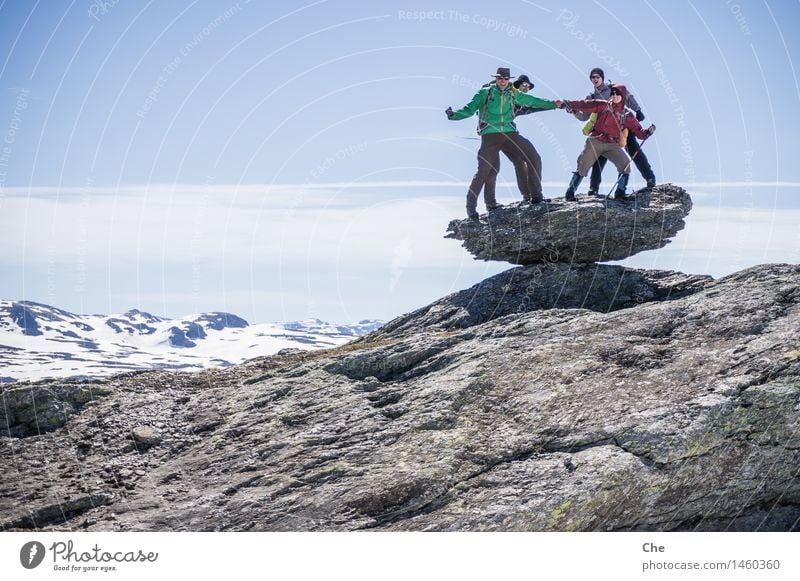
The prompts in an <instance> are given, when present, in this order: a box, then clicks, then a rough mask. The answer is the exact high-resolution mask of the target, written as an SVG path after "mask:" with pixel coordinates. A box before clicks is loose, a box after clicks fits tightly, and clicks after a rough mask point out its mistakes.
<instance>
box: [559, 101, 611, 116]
mask: <svg viewBox="0 0 800 581" xmlns="http://www.w3.org/2000/svg"><path fill="white" fill-rule="evenodd" d="M564 105H566V108H567V109H568V110H570V111H584V112H586V113H600V112H601V111H605V109H606V107H608V101H603V100H600V99H591V100H588V101H587V100H583V101H564ZM579 119H580V118H579ZM586 119H589V117H588V116H587V117H586ZM581 121H583V119H581Z"/></svg>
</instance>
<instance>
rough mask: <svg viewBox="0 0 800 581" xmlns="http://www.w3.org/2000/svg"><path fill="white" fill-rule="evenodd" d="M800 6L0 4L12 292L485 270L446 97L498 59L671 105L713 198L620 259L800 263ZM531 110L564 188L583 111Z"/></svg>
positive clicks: (461, 139) (348, 285) (279, 311)
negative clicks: (673, 231)
mask: <svg viewBox="0 0 800 581" xmlns="http://www.w3.org/2000/svg"><path fill="white" fill-rule="evenodd" d="M797 22H800V3H798V2H775V1H762V2H752V3H743V2H742V3H736V2H731V1H725V0H720V1H719V2H714V3H709V2H688V1H687V2H682V1H678V2H669V3H667V2H655V1H645V2H642V3H638V4H636V5H635V7H634V8H631V4H630V3H626V2H622V1H620V2H617V1H614V2H609V1H604V2H592V1H576V2H559V3H548V2H529V1H526V0H519V1H514V2H501V3H494V4H492V5H486V3H482V2H473V1H466V2H458V3H456V2H451V1H445V2H441V3H438V4H433V3H429V2H419V3H411V4H398V3H395V2H373V3H370V4H369V5H364V6H359V5H357V4H355V3H350V2H345V1H337V0H328V1H319V2H282V3H271V4H270V5H263V4H260V3H256V2H247V1H239V2H227V3H226V2H223V3H220V2H210V1H193V2H192V1H183V2H175V3H169V4H163V3H162V4H160V5H156V4H155V3H154V2H147V3H145V2H127V1H122V0H119V1H114V0H106V1H101V0H92V1H78V0H75V1H71V2H68V1H63V2H50V3H47V5H46V6H45V4H44V3H38V2H37V3H32V4H29V3H19V2H17V3H13V2H10V1H5V2H2V3H0V30H1V31H2V33H1V34H0V46H2V51H0V55H2V58H1V59H0V244H2V247H3V249H4V252H3V253H2V260H0V281H1V282H0V297H3V298H7V299H28V300H35V301H38V302H44V303H48V304H52V305H54V306H58V307H61V308H65V309H67V310H72V311H75V312H82V313H89V312H105V313H111V312H119V311H123V310H127V309H128V308H133V307H136V308H140V309H142V310H147V311H150V312H153V313H156V314H161V315H165V316H181V315H184V314H188V313H190V312H198V311H211V310H228V311H231V312H234V313H237V314H239V315H241V316H243V317H245V318H247V319H248V320H250V321H251V322H266V321H286V320H296V319H303V318H309V317H318V318H321V319H325V320H329V321H334V322H348V321H351V320H357V319H364V318H382V319H389V318H392V317H394V316H396V315H399V314H401V313H403V312H408V311H410V310H413V309H415V308H418V307H420V306H423V305H424V304H427V303H428V302H430V301H432V300H435V299H436V298H438V297H440V296H443V295H444V294H447V293H449V292H454V291H457V290H460V289H462V288H466V287H468V286H471V285H472V284H475V283H477V282H479V281H480V280H482V279H483V278H485V277H487V276H490V275H492V274H495V273H497V272H500V271H502V270H505V269H506V268H508V267H509V265H504V264H495V263H489V264H487V263H482V262H475V261H473V260H472V259H471V257H470V256H469V255H468V254H466V252H465V251H463V250H462V249H461V248H460V247H459V243H457V242H454V241H450V240H442V238H441V236H442V234H443V233H444V230H445V227H446V224H447V222H448V221H449V220H450V219H452V218H454V217H460V216H461V214H462V212H463V197H464V193H465V189H466V188H465V187H464V185H463V184H464V182H467V181H468V180H469V179H470V177H471V176H472V174H473V173H474V170H475V151H476V149H477V146H478V141H476V140H474V139H473V138H474V137H475V133H474V127H475V123H474V121H472V120H468V121H461V122H458V123H454V122H449V121H447V119H446V118H445V116H444V113H443V111H444V109H445V108H446V107H447V106H448V105H451V106H453V107H454V108H455V107H460V106H462V105H464V104H465V103H466V102H468V101H469V99H470V98H471V96H472V95H473V94H474V91H475V90H476V89H477V87H479V86H480V84H482V83H483V82H486V81H487V80H488V78H489V75H490V74H491V73H492V72H494V70H495V69H496V67H497V66H501V65H506V66H510V67H511V69H512V74H520V73H523V72H524V73H526V74H528V75H529V76H530V77H531V78H532V79H533V80H534V82H535V84H536V88H535V89H534V91H533V93H534V94H535V95H537V96H540V97H545V98H550V99H556V98H583V97H584V96H585V95H586V94H587V93H588V92H589V91H590V84H589V81H588V71H589V69H591V68H592V67H594V66H601V67H603V68H604V69H605V72H606V77H607V79H611V80H614V81H616V82H624V83H625V84H626V85H628V87H629V88H630V89H631V91H632V92H633V93H634V94H635V95H636V97H637V99H638V100H639V102H640V103H641V104H642V106H643V110H644V112H645V113H646V114H647V120H646V123H649V122H653V123H655V124H656V125H657V126H658V131H657V132H656V134H655V136H654V137H653V138H652V139H651V140H649V141H648V143H647V145H646V151H647V153H648V155H649V156H650V159H651V162H652V164H653V167H654V169H655V171H656V174H657V176H658V179H659V181H660V182H667V181H669V182H673V183H677V184H680V185H683V186H684V187H686V188H687V189H688V190H689V191H690V192H691V193H692V195H693V197H694V199H695V209H694V210H693V212H692V214H691V215H690V216H689V218H688V220H687V228H686V230H685V231H683V232H682V233H680V234H679V235H678V236H677V237H676V239H675V240H674V241H673V242H672V243H671V244H670V245H668V246H667V247H666V248H664V249H662V250H659V251H652V252H647V253H643V254H641V255H639V256H635V257H632V258H630V259H628V260H627V261H624V262H623V264H627V265H631V266H636V267H644V268H664V269H675V270H683V271H686V272H701V273H709V274H712V275H714V276H722V275H725V274H728V273H730V272H733V271H735V270H738V269H741V268H745V267H747V266H751V265H753V264H758V263H764V262H795V263H796V262H800V197H798V192H800V166H798V164H797V163H796V161H795V159H794V158H795V153H796V151H797V146H796V136H797V135H798V134H800V116H798V115H797V111H798V106H800V85H798V74H799V71H798V70H796V69H797V68H798V67H797V66H796V61H798V59H797V57H798V55H800V38H798V36H797V35H796V34H794V28H795V27H796V23H797ZM518 126H519V128H520V130H521V132H522V133H523V134H524V135H526V136H527V137H528V138H530V139H531V141H532V142H533V143H534V144H535V145H536V146H537V149H538V150H539V152H540V153H541V155H542V158H543V160H544V179H545V182H546V188H545V189H546V195H549V196H560V195H562V194H563V187H564V183H565V182H566V180H567V179H568V177H569V174H570V172H571V171H573V169H574V163H575V158H576V156H577V154H578V153H579V151H580V149H581V147H582V142H583V137H582V135H581V133H580V123H578V122H577V121H576V120H575V119H574V118H572V117H571V116H568V115H566V114H564V113H563V112H559V111H548V112H543V113H538V114H535V115H531V116H527V117H523V118H520V119H519V120H518ZM509 165H510V164H508V163H507V162H506V163H504V166H503V170H502V172H501V180H503V182H504V183H503V184H502V185H501V187H500V188H499V193H500V197H501V201H513V200H515V199H516V198H517V196H518V193H517V192H516V191H515V188H514V187H513V185H512V184H511V183H510V180H511V179H512V177H513V172H511V171H510V168H509ZM604 177H605V178H606V182H607V183H609V185H610V179H611V170H607V171H606V175H605V176H604ZM640 182H641V179H640V176H638V174H637V173H636V172H635V171H634V174H633V178H632V183H633V185H634V186H635V185H637V184H639V183H640ZM426 183H427V184H429V185H425V184H426ZM448 184H449V185H448ZM732 184H735V185H732ZM584 189H585V185H584Z"/></svg>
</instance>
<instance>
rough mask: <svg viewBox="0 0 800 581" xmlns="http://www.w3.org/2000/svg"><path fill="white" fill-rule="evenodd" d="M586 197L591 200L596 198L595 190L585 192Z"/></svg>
mask: <svg viewBox="0 0 800 581" xmlns="http://www.w3.org/2000/svg"><path fill="white" fill-rule="evenodd" d="M586 195H587V196H589V197H590V198H593V197H595V196H597V190H592V189H590V190H589V191H588V192H586Z"/></svg>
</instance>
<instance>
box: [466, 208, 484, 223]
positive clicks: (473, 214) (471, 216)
mask: <svg viewBox="0 0 800 581" xmlns="http://www.w3.org/2000/svg"><path fill="white" fill-rule="evenodd" d="M467 219H468V220H475V221H476V222H477V221H478V220H480V219H481V217H480V215H479V214H478V211H477V210H476V209H475V208H467Z"/></svg>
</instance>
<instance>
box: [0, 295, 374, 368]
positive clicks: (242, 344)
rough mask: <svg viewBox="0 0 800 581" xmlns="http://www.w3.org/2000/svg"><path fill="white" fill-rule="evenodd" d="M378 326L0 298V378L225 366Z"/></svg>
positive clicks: (325, 344) (327, 343) (335, 341)
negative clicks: (106, 309)
mask: <svg viewBox="0 0 800 581" xmlns="http://www.w3.org/2000/svg"><path fill="white" fill-rule="evenodd" d="M382 324H383V323H382V322H381V321H376V320H363V321H359V322H357V323H354V324H350V325H332V324H330V323H326V322H324V321H320V320H319V319H308V320H305V321H296V322H291V323H285V324H280V323H264V324H255V325H251V324H250V323H248V322H247V321H246V320H245V319H243V318H241V317H239V316H237V315H234V314H232V313H223V312H210V313H200V314H196V315H187V316H185V317H180V318H177V319H168V318H164V317H159V316H157V315H153V314H151V313H147V312H144V311H140V310H138V309H131V310H128V311H126V312H125V313H122V314H114V315H76V314H74V313H70V312H68V311H65V310H63V309H59V308H56V307H52V306H50V305H45V304H42V303H37V302H33V301H8V300H6V301H2V300H0V380H1V381H3V382H9V383H10V382H15V381H22V380H32V381H33V380H38V379H43V378H46V377H68V376H84V377H105V376H108V375H112V374H115V373H121V372H125V371H136V370H143V369H178V370H186V371H193V370H200V369H204V368H207V367H228V366H230V365H234V364H237V363H241V362H243V361H245V360H247V359H251V358H253V357H258V356H262V355H271V354H274V353H277V352H278V351H280V350H282V349H289V348H297V349H303V350H312V349H322V348H329V347H336V346H338V345H341V344H343V343H346V342H347V341H350V340H352V339H355V338H357V337H360V336H362V335H365V334H366V333H369V332H371V331H374V330H375V329H378V328H379V327H380V326H381V325H382Z"/></svg>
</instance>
